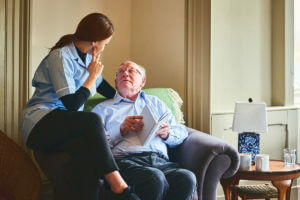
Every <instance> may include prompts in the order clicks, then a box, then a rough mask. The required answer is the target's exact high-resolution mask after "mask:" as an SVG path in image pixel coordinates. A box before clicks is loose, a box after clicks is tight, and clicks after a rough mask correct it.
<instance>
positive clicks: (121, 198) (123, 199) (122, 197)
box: [109, 186, 141, 200]
mask: <svg viewBox="0 0 300 200" xmlns="http://www.w3.org/2000/svg"><path fill="white" fill-rule="evenodd" d="M109 199H110V200H141V199H140V198H139V197H138V196H137V195H136V194H135V193H134V191H133V188H131V187H129V186H128V187H127V188H126V189H125V190H124V191H123V192H122V193H121V194H116V193H113V192H112V193H111V194H110V198H109Z"/></svg>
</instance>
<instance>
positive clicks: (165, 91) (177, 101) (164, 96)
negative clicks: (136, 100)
mask: <svg viewBox="0 0 300 200" xmlns="http://www.w3.org/2000/svg"><path fill="white" fill-rule="evenodd" d="M144 91H145V93H146V94H150V95H154V96H157V97H158V98H159V99H160V100H162V101H163V102H164V103H165V104H166V105H167V106H168V107H169V109H170V110H171V111H172V113H173V114H174V116H175V119H176V121H177V122H178V123H180V124H184V119H183V114H182V111H181V106H182V103H183V102H182V99H181V98H180V96H179V95H178V93H177V92H176V91H175V90H173V89H171V88H148V89H144ZM105 100H106V98H105V97H104V96H102V95H101V94H96V95H94V96H93V97H90V98H89V99H88V101H87V102H86V103H85V106H84V110H85V111H91V110H92V109H93V108H94V107H95V106H96V105H97V104H98V103H101V102H103V101H105Z"/></svg>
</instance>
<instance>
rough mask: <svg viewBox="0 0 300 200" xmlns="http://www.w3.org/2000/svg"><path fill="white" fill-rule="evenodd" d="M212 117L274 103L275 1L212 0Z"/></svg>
mask: <svg viewBox="0 0 300 200" xmlns="http://www.w3.org/2000/svg"><path fill="white" fill-rule="evenodd" d="M211 20H212V23H211V31H212V32H211V70H212V73H211V74H212V82H211V88H212V89H211V95H212V96H211V97H212V98H211V99H212V102H211V105H212V113H215V112H223V111H232V110H233V108H234V103H235V101H247V99H248V98H249V97H252V98H253V99H254V101H257V102H261V101H264V102H266V103H267V105H270V102H271V51H272V49H271V1H270V0H264V1H261V0H212V17H211Z"/></svg>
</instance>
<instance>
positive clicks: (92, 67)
mask: <svg viewBox="0 0 300 200" xmlns="http://www.w3.org/2000/svg"><path fill="white" fill-rule="evenodd" d="M100 56H101V53H98V54H96V50H95V48H94V47H93V52H92V61H91V62H90V64H89V66H88V70H89V73H90V76H92V77H93V78H96V79H97V78H98V76H100V75H101V73H102V71H103V68H104V65H103V64H102V63H101V61H100Z"/></svg>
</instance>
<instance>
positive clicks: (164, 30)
mask: <svg viewBox="0 0 300 200" xmlns="http://www.w3.org/2000/svg"><path fill="white" fill-rule="evenodd" d="M184 2H185V1H184V0H176V1H174V0H164V1H160V0H151V1H148V0H86V1H84V2H83V1H81V0H64V1H61V0H52V1H48V0H33V9H32V33H31V38H32V42H31V44H32V48H31V49H32V52H31V61H32V62H31V66H32V68H31V69H32V74H31V76H32V75H33V73H34V71H35V69H36V67H37V66H38V64H39V63H40V61H41V60H42V58H43V57H44V56H45V55H46V54H47V53H48V48H50V47H52V46H53V45H54V44H55V43H56V42H57V40H58V39H59V38H60V37H61V36H62V35H64V34H68V33H73V32H74V31H75V29H76V26H77V24H78V22H79V21H80V19H81V18H82V17H83V16H85V15H86V14H87V13H90V12H103V13H104V14H106V15H107V16H108V17H109V18H110V19H111V20H112V22H113V24H114V26H115V34H114V36H113V39H112V41H111V43H110V44H109V45H108V46H107V47H106V50H105V51H104V54H103V57H102V58H103V62H104V64H105V69H104V72H103V75H104V77H105V78H106V79H107V80H108V81H109V82H110V83H111V84H114V74H115V71H116V68H117V66H118V65H119V64H120V63H121V62H122V61H125V60H128V59H131V60H133V61H136V62H137V63H139V64H141V65H143V66H145V68H146V69H147V77H148V79H147V85H146V87H171V88H174V89H175V90H177V91H178V92H179V93H180V96H181V97H182V98H183V97H184V9H185V6H184Z"/></svg>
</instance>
